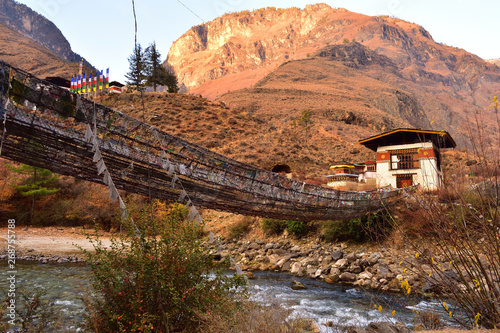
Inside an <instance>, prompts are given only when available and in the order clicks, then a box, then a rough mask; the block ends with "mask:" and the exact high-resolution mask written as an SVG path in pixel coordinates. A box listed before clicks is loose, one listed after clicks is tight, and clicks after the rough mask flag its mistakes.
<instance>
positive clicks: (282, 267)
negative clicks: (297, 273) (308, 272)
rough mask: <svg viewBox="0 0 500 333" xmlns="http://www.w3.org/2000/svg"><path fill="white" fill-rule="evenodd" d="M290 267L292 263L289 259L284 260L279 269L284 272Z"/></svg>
mask: <svg viewBox="0 0 500 333" xmlns="http://www.w3.org/2000/svg"><path fill="white" fill-rule="evenodd" d="M291 269H292V263H291V262H290V261H288V260H287V261H285V263H284V264H283V266H281V270H282V271H284V272H289V271H290V270H291Z"/></svg>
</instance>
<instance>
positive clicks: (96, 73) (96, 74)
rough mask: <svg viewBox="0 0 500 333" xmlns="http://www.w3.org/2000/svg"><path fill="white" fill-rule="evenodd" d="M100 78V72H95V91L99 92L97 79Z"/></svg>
mask: <svg viewBox="0 0 500 333" xmlns="http://www.w3.org/2000/svg"><path fill="white" fill-rule="evenodd" d="M98 76H99V71H97V72H95V76H94V91H96V90H97V77H98Z"/></svg>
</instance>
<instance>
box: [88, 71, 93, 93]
mask: <svg viewBox="0 0 500 333" xmlns="http://www.w3.org/2000/svg"><path fill="white" fill-rule="evenodd" d="M87 90H88V92H89V93H90V92H92V72H90V74H89V85H88V88H87Z"/></svg>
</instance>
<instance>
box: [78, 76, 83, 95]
mask: <svg viewBox="0 0 500 333" xmlns="http://www.w3.org/2000/svg"><path fill="white" fill-rule="evenodd" d="M81 92H82V77H81V76H80V74H78V87H77V93H81Z"/></svg>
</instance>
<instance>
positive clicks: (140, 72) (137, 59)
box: [125, 44, 147, 90]
mask: <svg viewBox="0 0 500 333" xmlns="http://www.w3.org/2000/svg"><path fill="white" fill-rule="evenodd" d="M128 63H129V72H128V73H127V74H125V77H126V78H127V83H128V84H129V85H131V86H133V87H135V88H136V89H137V90H142V86H143V85H144V82H145V81H146V70H147V64H146V61H145V54H144V51H143V50H142V47H141V44H136V46H135V48H134V52H133V53H132V55H131V56H130V57H129V58H128Z"/></svg>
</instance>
